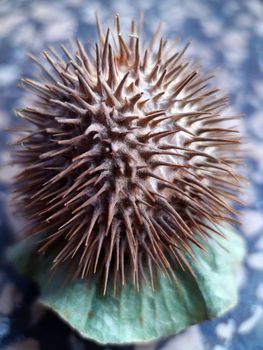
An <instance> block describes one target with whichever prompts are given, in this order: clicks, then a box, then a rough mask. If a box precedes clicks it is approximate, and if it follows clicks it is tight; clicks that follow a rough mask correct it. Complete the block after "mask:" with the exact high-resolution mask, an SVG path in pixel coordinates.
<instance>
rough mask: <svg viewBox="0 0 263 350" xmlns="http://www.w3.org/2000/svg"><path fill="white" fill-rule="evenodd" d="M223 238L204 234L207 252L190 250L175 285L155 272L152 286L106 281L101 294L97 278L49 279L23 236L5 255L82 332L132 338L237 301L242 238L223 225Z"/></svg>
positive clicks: (155, 334) (174, 327)
mask: <svg viewBox="0 0 263 350" xmlns="http://www.w3.org/2000/svg"><path fill="white" fill-rule="evenodd" d="M224 233H225V235H226V236H227V238H228V239H227V240H224V239H221V238H220V239H219V238H218V239H217V241H218V242H220V243H221V245H222V246H224V247H226V248H227V250H226V249H224V248H222V247H221V246H220V245H219V244H218V243H217V242H216V241H215V240H210V241H209V244H207V245H206V249H207V251H208V254H204V253H201V252H200V251H196V254H197V255H198V261H197V262H193V261H191V260H190V259H189V261H190V262H191V265H192V268H193V270H194V272H195V274H196V279H194V278H193V277H192V276H191V275H190V274H189V273H185V272H180V273H177V276H178V278H179V283H180V285H181V288H178V287H177V286H176V285H175V284H174V282H173V283H172V282H170V281H169V280H168V279H167V278H165V277H163V276H162V275H160V277H159V286H158V287H157V288H156V291H152V290H151V288H150V287H147V286H145V285H144V286H143V288H142V289H141V291H140V292H137V291H135V290H134V288H132V286H131V285H128V286H126V287H125V288H123V289H120V293H119V294H118V295H117V296H114V294H113V290H112V289H113V288H112V285H110V287H109V290H108V292H107V294H106V296H103V295H102V292H101V288H100V287H99V283H98V282H97V281H96V279H95V278H94V279H93V280H92V281H89V282H86V281H78V282H75V283H71V284H65V283H64V280H63V278H62V274H60V275H58V274H56V275H55V276H54V277H53V278H52V279H50V272H49V266H50V261H49V259H47V258H41V257H39V255H36V254H29V252H30V250H32V249H33V250H35V245H34V243H32V242H31V243H29V242H25V243H22V245H21V244H20V245H19V247H17V248H15V249H13V251H12V252H11V254H10V256H11V259H12V260H13V261H15V262H16V265H17V266H18V268H19V270H20V271H21V272H23V273H26V274H27V275H28V276H30V277H32V278H34V279H35V280H37V281H38V283H39V285H40V288H41V299H40V301H41V302H42V303H43V304H44V305H46V306H47V307H49V308H50V309H52V310H53V311H55V312H56V313H57V314H58V315H59V316H60V317H61V318H62V319H63V320H65V321H66V322H67V323H68V324H70V325H71V326H72V327H73V328H74V329H76V330H77V331H78V332H79V333H80V334H81V335H82V336H83V337H86V338H90V339H93V340H95V341H97V342H99V343H115V344H117V343H118V344H120V343H135V342H143V341H150V340H153V339H156V338H160V337H163V336H168V335H172V334H176V333H178V332H180V331H181V330H183V329H184V328H186V327H188V326H190V325H192V324H195V323H198V322H201V321H203V320H206V319H210V318H214V317H217V316H220V315H222V314H223V313H224V312H226V311H227V310H229V309H230V308H231V307H233V306H234V305H235V304H236V302H237V283H236V269H237V268H238V266H239V263H240V261H241V260H242V257H243V256H244V243H243V240H242V239H241V238H240V237H239V236H238V235H237V234H235V233H233V232H232V231H231V230H225V232H224Z"/></svg>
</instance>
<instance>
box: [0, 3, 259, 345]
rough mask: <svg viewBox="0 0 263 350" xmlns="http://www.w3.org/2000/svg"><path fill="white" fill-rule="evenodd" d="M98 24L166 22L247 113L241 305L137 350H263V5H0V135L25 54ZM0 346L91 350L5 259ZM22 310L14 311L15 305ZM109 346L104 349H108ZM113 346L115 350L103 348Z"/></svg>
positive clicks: (7, 231)
mask: <svg viewBox="0 0 263 350" xmlns="http://www.w3.org/2000/svg"><path fill="white" fill-rule="evenodd" d="M96 9H97V10H99V11H100V14H101V17H102V20H103V22H104V21H106V20H108V19H110V18H111V16H112V14H113V13H115V12H119V13H120V14H121V17H122V22H123V23H125V22H126V23H128V20H129V19H130V17H131V16H135V17H136V16H138V14H139V12H140V11H141V10H143V11H144V12H145V31H146V35H148V34H149V33H151V32H152V31H153V30H154V28H155V27H156V25H157V24H158V22H159V21H160V20H163V21H165V22H166V33H167V35H168V36H169V37H174V36H178V35H179V36H180V37H181V38H182V40H183V42H186V41H187V40H188V39H192V46H191V49H190V54H191V55H192V56H194V57H197V58H198V59H200V60H201V61H202V62H203V65H204V67H205V68H206V69H211V68H214V67H219V68H218V72H217V83H218V85H219V86H220V87H221V88H222V89H224V90H226V91H227V92H228V93H229V94H230V97H231V102H232V105H233V111H234V112H237V113H239V112H244V113H245V117H244V118H243V120H242V122H241V123H242V124H241V131H242V133H243V135H244V137H245V139H246V140H247V144H248V146H247V158H248V161H247V172H248V174H249V180H250V185H249V189H248V191H247V194H246V195H245V196H244V198H243V199H245V200H246V201H247V203H248V206H247V207H246V208H243V209H242V220H243V226H242V228H241V230H240V232H241V234H243V235H244V236H245V238H246V241H247V246H248V254H247V257H246V260H245V264H244V267H243V269H242V270H241V273H240V276H239V284H240V287H241V290H240V302H239V304H238V306H237V307H236V308H235V309H234V310H233V311H231V312H229V313H228V314H227V315H226V316H224V317H221V318H220V319H218V320H215V321H210V322H205V323H204V324H202V325H201V326H194V327H192V328H190V329H189V330H187V331H186V332H184V333H182V334H180V335H179V336H176V337H173V338H170V339H168V340H163V341H162V342H159V343H155V344H150V345H149V346H148V347H137V349H145V350H146V349H147V350H150V349H151V350H152V349H157V348H158V349H163V350H164V349H165V350H182V349H185V350H204V349H205V350H210V349H211V350H260V349H263V280H262V277H263V236H262V232H263V215H262V213H263V147H262V145H263V112H262V109H263V108H262V107H263V2H262V1H260V0H226V1H223V0H217V1H215V0H210V1H209V0H186V1H179V0H176V1H172V0H161V1H160V0H159V1H157V0H142V1H140V0H133V1H128V0H123V1H117V0H115V1H114V0H112V1H94V0H91V1H87V0H86V1H85V0H65V1H48V0H46V1H33V0H20V1H19V0H0V89H1V93H0V129H1V130H3V129H5V128H8V127H10V126H11V125H13V124H14V120H15V117H14V113H13V109H14V108H15V107H17V106H20V105H21V104H23V101H22V95H21V94H22V92H21V91H20V90H19V89H18V88H17V87H16V84H17V81H18V79H19V77H21V76H27V75H30V74H31V73H32V70H33V67H32V63H31V62H30V61H29V60H28V59H27V58H26V53H27V52H38V51H40V50H41V49H42V48H44V47H46V46H47V45H48V44H49V43H52V44H58V43H60V42H65V41H66V40H67V39H69V38H71V37H80V38H82V39H84V40H85V39H86V38H91V37H93V36H94V34H95V28H94V11H95V10H96ZM6 142H7V136H6V134H5V132H4V131H1V137H0V149H1V153H0V162H1V168H0V201H1V203H0V204H1V205H0V225H1V229H0V230H1V231H0V249H1V251H0V254H1V256H2V257H3V254H2V253H3V250H4V248H5V247H6V245H7V244H9V243H10V242H11V241H12V236H13V233H14V232H15V231H18V229H17V226H18V224H17V223H16V221H15V215H13V216H12V218H11V213H10V209H9V206H8V200H7V198H8V197H7V191H8V188H9V186H10V183H11V176H12V174H13V173H14V172H15V169H14V168H12V167H8V166H6V165H5V163H6V162H8V159H9V156H8V152H7V149H6ZM0 261H1V265H2V266H1V271H0V349H9V350H11V349H13V350H14V349H17V350H19V349H25V350H30V349H31V350H34V349H44V350H52V349H62V350H66V349H79V350H81V349H95V348H100V347H97V346H95V345H92V344H91V343H89V342H87V341H83V340H82V339H80V338H79V337H78V336H77V335H76V334H74V332H72V331H71V330H70V329H69V328H68V327H67V326H66V325H64V324H63V323H62V322H61V321H59V320H58V319H57V318H56V317H55V316H54V315H52V314H51V313H50V312H46V311H45V310H42V309H41V307H39V306H36V305H35V304H34V305H33V306H32V300H33V299H34V298H35V296H36V295H37V293H38V292H37V289H36V287H35V286H34V285H32V284H30V283H29V282H27V281H24V280H22V279H19V278H18V276H16V275H15V273H14V271H12V269H11V268H10V267H9V266H7V264H6V263H5V262H4V259H3V258H1V259H0ZM17 305H19V306H17ZM105 349H106V348H105ZM107 349H111V348H109V347H108V348H107Z"/></svg>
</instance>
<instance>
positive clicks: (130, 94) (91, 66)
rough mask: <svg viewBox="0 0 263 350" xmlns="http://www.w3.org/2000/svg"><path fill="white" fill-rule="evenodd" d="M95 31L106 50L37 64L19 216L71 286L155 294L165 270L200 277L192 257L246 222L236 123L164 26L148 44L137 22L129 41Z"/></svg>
mask: <svg viewBox="0 0 263 350" xmlns="http://www.w3.org/2000/svg"><path fill="white" fill-rule="evenodd" d="M97 27H98V32H99V41H98V42H97V43H95V44H91V45H88V46H86V45H84V44H83V43H82V42H81V41H80V40H76V42H75V43H74V44H73V45H71V46H72V48H71V49H68V48H66V47H65V46H63V45H61V50H60V52H58V51H56V50H55V49H54V48H53V47H49V49H48V51H43V52H42V56H43V57H42V58H41V59H38V58H35V57H32V59H33V61H34V62H35V63H36V64H37V66H38V67H39V68H40V75H39V76H38V77H37V79H36V80H31V79H22V85H23V86H24V87H25V88H26V89H27V90H29V91H30V94H31V95H32V96H34V98H33V99H32V103H31V104H30V105H29V106H27V107H25V108H23V109H20V110H18V111H17V114H18V116H20V117H21V118H24V119H26V120H27V121H28V122H29V123H30V124H31V125H32V128H29V130H28V129H26V130H24V132H25V133H26V135H23V138H21V139H20V140H19V141H18V142H17V146H16V151H15V154H14V158H15V162H16V164H19V165H20V166H21V170H20V173H19V174H18V175H17V177H16V180H15V192H16V206H17V209H18V211H19V212H20V213H21V214H22V215H23V216H24V217H25V218H26V219H27V221H28V227H27V228H26V235H36V234H38V233H40V232H43V231H45V232H46V237H45V239H44V240H43V241H42V242H41V245H40V248H39V252H42V253H43V252H45V253H46V254H49V252H52V254H55V255H54V259H53V268H57V267H58V268H59V267H60V266H61V265H65V266H67V269H68V273H69V276H70V279H71V280H75V279H79V278H83V279H88V278H89V277H90V276H91V275H93V274H94V273H95V274H97V275H98V276H99V277H100V280H101V281H102V282H103V290H104V293H105V292H106V290H107V286H108V283H109V281H112V282H113V284H114V286H115V290H116V289H117V286H118V285H119V283H121V284H122V285H125V284H126V282H127V279H128V278H130V277H131V279H132V281H133V285H134V287H135V288H136V289H139V288H140V286H141V284H142V283H144V281H145V282H146V283H148V282H149V283H150V285H151V286H152V288H153V289H154V287H155V283H156V278H155V276H156V274H157V273H158V272H159V271H161V272H163V273H164V274H165V275H167V276H169V277H171V278H173V279H175V281H176V280H177V271H178V270H188V271H190V272H191V273H192V274H194V272H193V270H192V268H191V264H190V263H189V259H188V258H189V257H190V259H195V252H196V249H198V250H203V251H205V250H206V248H205V246H204V244H203V242H204V241H205V240H206V239H207V238H209V239H212V240H213V239H214V237H215V236H217V235H221V234H222V233H221V230H220V228H219V226H218V225H221V224H223V223H224V222H230V223H233V222H234V223H235V222H236V219H235V215H236V212H235V211H234V210H233V208H232V207H231V202H233V201H238V198H237V194H238V191H239V189H240V176H238V175H237V174H236V171H235V165H236V163H237V162H238V160H237V159H238V150H239V143H240V136H239V134H238V130H237V128H236V127H235V122H234V120H235V119H237V116H232V115H228V114H227V113H225V112H224V110H225V109H226V106H227V97H225V96H224V95H222V94H221V93H220V91H219V90H218V89H216V88H214V87H211V86H210V84H209V80H210V79H211V78H212V76H211V75H206V74H204V73H203V72H202V70H201V69H200V67H199V66H198V65H196V64H193V63H192V62H190V61H187V60H186V59H185V57H184V56H185V51H186V49H187V47H188V44H187V45H186V46H185V47H184V48H183V49H180V50H178V49H177V43H176V42H175V41H170V40H166V39H164V38H163V37H161V38H160V36H161V35H160V33H161V30H160V27H159V28H158V29H157V31H156V32H155V34H154V35H153V37H152V38H151V39H150V40H149V41H148V42H145V41H144V40H143V38H142V34H141V24H140V23H139V25H137V24H136V23H135V21H132V23H131V31H130V32H129V33H128V35H124V33H123V32H122V29H121V24H120V18H119V17H118V16H116V17H115V23H114V29H112V28H108V29H107V30H104V29H103V28H102V26H101V25H100V23H99V21H97ZM233 215H234V216H233ZM204 254H205V253H204ZM186 256H187V257H188V258H186Z"/></svg>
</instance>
